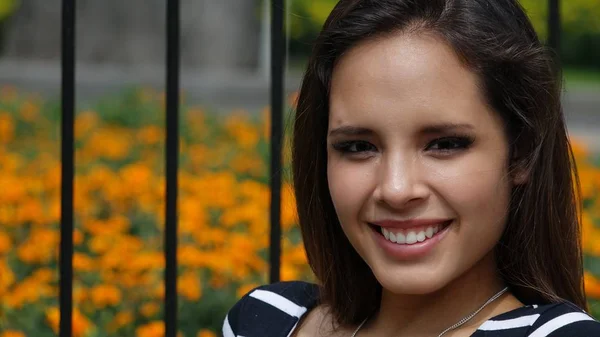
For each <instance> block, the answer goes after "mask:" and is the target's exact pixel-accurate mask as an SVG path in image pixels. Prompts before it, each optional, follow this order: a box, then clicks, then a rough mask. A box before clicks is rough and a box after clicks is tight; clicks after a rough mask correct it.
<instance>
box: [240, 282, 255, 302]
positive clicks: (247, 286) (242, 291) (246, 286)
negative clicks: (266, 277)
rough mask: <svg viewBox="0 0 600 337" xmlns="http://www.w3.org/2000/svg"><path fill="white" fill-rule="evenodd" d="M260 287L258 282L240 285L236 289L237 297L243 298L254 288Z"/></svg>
mask: <svg viewBox="0 0 600 337" xmlns="http://www.w3.org/2000/svg"><path fill="white" fill-rule="evenodd" d="M256 287H258V284H256V283H247V284H244V285H243V286H241V287H239V288H238V289H237V291H236V295H237V298H238V299H239V298H242V297H243V296H244V295H246V294H247V293H249V292H250V291H251V290H252V289H254V288H256Z"/></svg>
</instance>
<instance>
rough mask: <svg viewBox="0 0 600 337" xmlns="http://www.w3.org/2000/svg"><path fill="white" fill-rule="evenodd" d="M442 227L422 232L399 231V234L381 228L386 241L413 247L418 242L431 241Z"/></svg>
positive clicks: (430, 227) (426, 229) (431, 227)
mask: <svg viewBox="0 0 600 337" xmlns="http://www.w3.org/2000/svg"><path fill="white" fill-rule="evenodd" d="M440 228H441V225H435V226H428V227H426V228H422V229H421V230H410V231H408V232H407V231H405V230H398V231H397V232H392V231H390V230H389V229H385V228H383V227H381V233H382V234H383V236H384V237H385V239H386V240H388V241H391V242H394V243H397V244H400V245H404V244H408V245H412V244H414V243H417V242H423V241H425V240H427V239H431V238H432V237H433V236H434V235H435V234H436V233H438V232H439V231H440Z"/></svg>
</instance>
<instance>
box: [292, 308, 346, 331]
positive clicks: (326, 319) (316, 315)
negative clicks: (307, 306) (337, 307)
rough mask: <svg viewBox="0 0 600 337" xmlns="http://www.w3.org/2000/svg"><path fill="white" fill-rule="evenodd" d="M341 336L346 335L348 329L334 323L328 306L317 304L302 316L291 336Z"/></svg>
mask: <svg viewBox="0 0 600 337" xmlns="http://www.w3.org/2000/svg"><path fill="white" fill-rule="evenodd" d="M350 333H352V332H350ZM342 336H348V330H347V329H344V328H340V327H338V326H337V325H336V324H334V322H333V320H332V317H331V312H330V310H329V308H328V307H326V306H324V305H318V306H316V307H315V308H314V309H312V310H311V311H309V312H308V313H307V314H306V315H305V316H304V318H303V319H302V321H301V322H300V324H299V326H298V328H296V330H295V331H294V334H293V335H292V336H291V337H342Z"/></svg>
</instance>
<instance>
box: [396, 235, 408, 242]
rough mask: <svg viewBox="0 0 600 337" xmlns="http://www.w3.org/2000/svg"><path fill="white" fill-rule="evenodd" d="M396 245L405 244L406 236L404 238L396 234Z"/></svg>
mask: <svg viewBox="0 0 600 337" xmlns="http://www.w3.org/2000/svg"><path fill="white" fill-rule="evenodd" d="M396 243H399V244H405V243H406V236H404V234H402V233H396Z"/></svg>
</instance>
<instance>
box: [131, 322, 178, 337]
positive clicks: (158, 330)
mask: <svg viewBox="0 0 600 337" xmlns="http://www.w3.org/2000/svg"><path fill="white" fill-rule="evenodd" d="M135 335H136V336H137V337H164V335H165V324H164V323H163V322H162V321H154V322H150V323H148V324H146V325H142V326H140V327H139V328H137V329H136V330H135ZM177 337H183V335H182V334H181V332H178V333H177Z"/></svg>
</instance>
